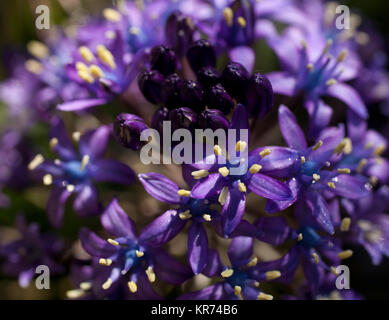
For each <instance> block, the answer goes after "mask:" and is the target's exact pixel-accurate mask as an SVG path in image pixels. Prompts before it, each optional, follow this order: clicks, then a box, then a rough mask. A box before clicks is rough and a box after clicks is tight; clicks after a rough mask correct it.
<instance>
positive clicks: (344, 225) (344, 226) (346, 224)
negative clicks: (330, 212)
mask: <svg viewBox="0 0 389 320" xmlns="http://www.w3.org/2000/svg"><path fill="white" fill-rule="evenodd" d="M350 225H351V219H350V218H343V219H342V222H341V223H340V231H342V232H347V231H349V229H350Z"/></svg>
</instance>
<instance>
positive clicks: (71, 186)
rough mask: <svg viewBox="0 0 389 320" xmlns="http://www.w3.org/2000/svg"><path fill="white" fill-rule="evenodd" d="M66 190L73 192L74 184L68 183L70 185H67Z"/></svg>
mask: <svg viewBox="0 0 389 320" xmlns="http://www.w3.org/2000/svg"><path fill="white" fill-rule="evenodd" d="M66 190H67V191H68V192H73V191H74V185H72V184H68V185H67V186H66Z"/></svg>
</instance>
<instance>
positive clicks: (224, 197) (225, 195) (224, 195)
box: [218, 187, 228, 205]
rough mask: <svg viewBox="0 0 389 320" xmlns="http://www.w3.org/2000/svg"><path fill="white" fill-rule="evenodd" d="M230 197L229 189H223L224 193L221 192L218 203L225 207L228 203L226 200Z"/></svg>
mask: <svg viewBox="0 0 389 320" xmlns="http://www.w3.org/2000/svg"><path fill="white" fill-rule="evenodd" d="M227 195H228V187H223V189H222V191H220V194H219V198H218V201H219V203H220V204H221V205H224V203H225V202H226V198H227Z"/></svg>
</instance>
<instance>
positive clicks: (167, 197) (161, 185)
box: [138, 172, 181, 204]
mask: <svg viewBox="0 0 389 320" xmlns="http://www.w3.org/2000/svg"><path fill="white" fill-rule="evenodd" d="M138 177H139V181H140V182H141V183H142V184H143V187H144V188H145V190H146V191H147V192H148V194H150V195H151V196H152V197H153V198H155V199H157V200H159V201H162V202H166V203H169V204H179V203H180V201H181V200H180V196H179V195H178V193H177V192H178V190H179V188H178V186H177V185H176V184H175V183H174V182H173V181H171V180H170V179H169V178H167V177H165V176H164V175H162V174H159V173H154V172H150V173H141V174H139V175H138Z"/></svg>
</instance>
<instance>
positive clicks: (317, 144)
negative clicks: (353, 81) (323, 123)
mask: <svg viewBox="0 0 389 320" xmlns="http://www.w3.org/2000/svg"><path fill="white" fill-rule="evenodd" d="M322 145H323V141H322V140H319V141H318V142H316V144H315V145H314V146H313V147H312V150H313V151H316V150H317V149H319V148H320V147H321V146H322Z"/></svg>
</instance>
